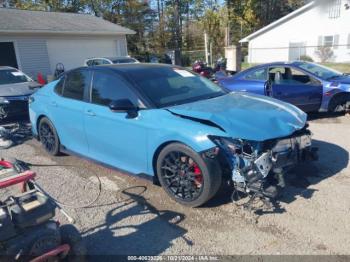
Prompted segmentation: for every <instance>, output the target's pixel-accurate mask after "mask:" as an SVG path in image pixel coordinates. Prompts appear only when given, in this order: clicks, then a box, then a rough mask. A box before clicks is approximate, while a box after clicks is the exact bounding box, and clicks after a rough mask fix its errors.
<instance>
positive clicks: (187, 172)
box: [157, 143, 222, 207]
mask: <svg viewBox="0 0 350 262" xmlns="http://www.w3.org/2000/svg"><path fill="white" fill-rule="evenodd" d="M214 167H215V168H214ZM157 174H158V178H159V181H160V183H161V185H162V186H163V188H164V189H165V191H166V192H167V193H168V195H169V196H170V197H171V198H173V199H174V200H175V201H177V202H179V203H181V204H183V205H186V206H191V207H197V206H200V205H202V204H204V203H205V202H207V201H208V200H209V199H210V198H211V197H213V196H214V195H215V194H216V193H217V191H218V189H219V186H220V184H221V179H222V177H221V170H220V168H219V167H218V165H217V163H216V162H215V161H213V160H211V161H210V160H208V161H205V160H204V159H202V157H201V156H200V155H199V154H197V153H196V152H195V151H193V150H192V149H191V148H189V147H187V146H185V145H183V144H180V143H173V144H170V145H168V146H166V147H165V148H164V149H163V150H162V151H161V153H160V154H159V157H158V161H157Z"/></svg>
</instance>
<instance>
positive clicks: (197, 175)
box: [192, 163, 203, 187]
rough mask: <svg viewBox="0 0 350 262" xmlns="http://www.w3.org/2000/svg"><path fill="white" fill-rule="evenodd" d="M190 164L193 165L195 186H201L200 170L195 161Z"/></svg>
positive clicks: (201, 176)
mask: <svg viewBox="0 0 350 262" xmlns="http://www.w3.org/2000/svg"><path fill="white" fill-rule="evenodd" d="M192 166H193V173H194V174H195V176H194V183H195V184H196V186H197V187H201V186H202V183H203V175H202V171H201V169H200V168H199V166H198V165H197V164H196V163H193V164H192Z"/></svg>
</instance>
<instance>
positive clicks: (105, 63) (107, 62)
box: [101, 59, 111, 65]
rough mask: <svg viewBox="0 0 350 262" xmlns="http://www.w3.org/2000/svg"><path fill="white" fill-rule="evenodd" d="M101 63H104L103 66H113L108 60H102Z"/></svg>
mask: <svg viewBox="0 0 350 262" xmlns="http://www.w3.org/2000/svg"><path fill="white" fill-rule="evenodd" d="M101 61H102V65H110V64H111V63H110V62H109V61H108V60H106V59H102V60H101Z"/></svg>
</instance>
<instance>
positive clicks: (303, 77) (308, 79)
mask: <svg viewBox="0 0 350 262" xmlns="http://www.w3.org/2000/svg"><path fill="white" fill-rule="evenodd" d="M289 70H290V72H291V73H290V78H291V83H292V84H293V83H294V84H305V85H320V84H321V83H320V82H319V81H318V80H317V79H315V78H313V77H312V76H309V75H307V74H305V73H304V72H302V71H300V70H297V69H295V68H289Z"/></svg>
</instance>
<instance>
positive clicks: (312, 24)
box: [240, 0, 350, 63]
mask: <svg viewBox="0 0 350 262" xmlns="http://www.w3.org/2000/svg"><path fill="white" fill-rule="evenodd" d="M240 42H241V43H248V59H247V60H248V62H249V63H266V62H272V61H288V60H289V61H293V60H299V59H300V58H303V56H309V57H311V58H312V59H313V60H314V61H316V62H321V61H322V58H323V59H324V60H326V61H327V62H336V63H348V62H350V0H314V1H308V3H307V4H306V5H304V6H303V7H301V8H299V9H297V10H296V11H294V12H292V13H290V14H288V15H286V16H285V17H282V18H281V19H279V20H277V21H275V22H273V23H271V24H269V25H267V26H265V27H263V28H261V29H260V30H258V31H256V32H254V33H252V34H250V35H248V36H247V37H245V38H244V39H242V40H241V41H240ZM326 48H327V49H329V50H330V52H328V54H327V53H326ZM322 50H323V55H320V54H322V52H321V51H322ZM326 58H327V59H326Z"/></svg>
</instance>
